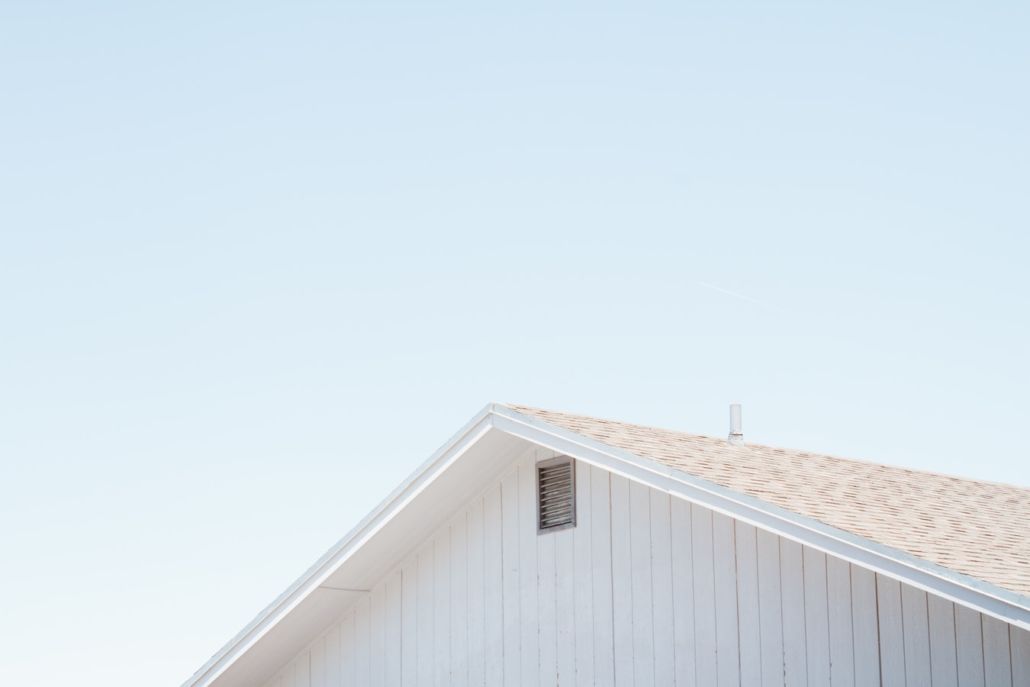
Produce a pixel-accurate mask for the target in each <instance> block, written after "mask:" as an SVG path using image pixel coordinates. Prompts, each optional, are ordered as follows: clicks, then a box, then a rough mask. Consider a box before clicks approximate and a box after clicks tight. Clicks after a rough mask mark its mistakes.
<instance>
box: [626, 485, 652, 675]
mask: <svg viewBox="0 0 1030 687" xmlns="http://www.w3.org/2000/svg"><path fill="white" fill-rule="evenodd" d="M650 496H651V494H650V489H648V488H647V487H646V486H644V485H643V484H640V483H639V482H630V485H629V521H630V540H629V544H630V556H631V559H632V570H631V575H632V580H633V609H632V613H633V679H634V680H635V682H636V684H638V685H651V684H654V620H653V618H654V615H653V612H654V607H653V605H652V603H653V601H652V596H651V498H650Z"/></svg>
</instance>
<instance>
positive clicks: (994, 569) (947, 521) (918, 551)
mask: <svg viewBox="0 0 1030 687" xmlns="http://www.w3.org/2000/svg"><path fill="white" fill-rule="evenodd" d="M509 407H510V408H511V409H512V410H515V411H517V412H519V413H522V414H525V415H530V416H533V417H536V418H539V419H541V420H543V421H545V422H547V423H549V424H552V425H557V426H559V427H563V428H565V429H568V430H570V431H572V432H575V433H577V434H580V435H583V436H587V437H590V438H592V439H595V440H597V441H599V442H602V443H604V444H607V445H609V446H615V447H617V448H621V449H623V450H626V451H629V452H631V453H633V454H635V455H638V456H641V457H644V458H650V459H653V460H656V461H659V462H661V463H663V464H665V465H668V466H669V467H671V468H674V469H676V470H680V471H683V472H686V473H689V474H691V475H694V476H697V477H700V478H702V479H704V480H708V481H710V482H713V483H715V484H718V485H720V486H723V487H725V488H727V489H731V490H734V491H737V492H741V493H744V494H748V495H750V496H753V497H755V498H757V499H761V500H762V501H766V502H768V503H772V504H774V505H776V506H779V507H781V508H784V509H786V510H790V511H794V512H796V513H799V514H801V515H804V516H807V517H809V518H812V519H814V520H817V521H819V522H822V523H824V524H826V525H829V526H831V527H834V528H838V529H841V530H844V531H846V532H851V533H853V534H856V535H859V536H861V537H863V538H866V539H869V540H872V541H875V542H878V543H880V544H882V545H884V546H888V547H891V548H894V549H898V550H900V551H904V552H906V553H908V554H910V555H912V556H915V557H917V558H920V559H923V560H926V561H930V562H932V563H935V564H937V565H940V566H942V567H945V568H948V569H950V570H954V571H956V572H959V573H962V574H964V575H968V576H970V577H973V578H976V579H978V580H983V581H985V582H988V583H990V584H992V585H996V586H998V587H1001V588H1003V589H1007V590H1009V591H1011V592H1014V593H1016V594H1019V595H1021V596H1027V597H1030V489H1027V488H1023V487H1017V486H1012V485H1007V484H996V483H992V482H982V481H978V480H972V479H961V478H958V477H951V476H947V475H941V474H937V473H933V472H923V471H918V470H910V469H906V468H899V467H892V466H888V465H881V464H877V463H871V462H864V461H859V460H851V459H845V458H836V457H833V456H826V455H819V454H815V453H808V452H806V451H795V450H788V449H782V448H773V447H770V446H762V445H758V444H743V445H733V444H730V443H729V442H728V441H726V440H725V439H722V438H715V437H708V436H701V435H697V434H688V433H686V432H679V431H674V430H668V429H658V428H655V427H646V426H641V425H633V424H627V423H624V422H615V421H612V420H602V419H598V418H593V417H586V416H583V415H572V414H568V413H559V412H553V411H548V410H540V409H536V408H529V407H525V406H517V405H512V406H509Z"/></svg>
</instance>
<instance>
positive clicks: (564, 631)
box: [544, 530, 576, 685]
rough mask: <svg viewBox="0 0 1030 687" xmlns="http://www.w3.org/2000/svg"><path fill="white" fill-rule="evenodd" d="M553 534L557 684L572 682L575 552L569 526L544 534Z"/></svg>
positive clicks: (574, 641) (574, 649)
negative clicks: (565, 528)
mask: <svg viewBox="0 0 1030 687" xmlns="http://www.w3.org/2000/svg"><path fill="white" fill-rule="evenodd" d="M544 536H550V537H553V538H554V562H555V579H556V583H555V585H556V586H555V594H556V602H555V610H556V617H555V630H556V633H557V651H558V653H557V664H558V671H557V672H558V684H559V685H574V684H576V602H575V599H576V579H575V576H576V556H575V553H576V552H575V542H574V541H573V536H572V530H561V531H559V532H554V533H553V534H547V535H544Z"/></svg>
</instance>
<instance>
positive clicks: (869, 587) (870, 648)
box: [851, 565, 880, 687]
mask: <svg viewBox="0 0 1030 687" xmlns="http://www.w3.org/2000/svg"><path fill="white" fill-rule="evenodd" d="M851 624H852V628H853V630H854V637H855V685H857V687H875V686H876V685H879V684H880V630H879V619H878V617H877V610H876V575H875V574H874V573H873V572H872V571H871V570H868V569H866V568H862V567H859V566H857V565H852V566H851Z"/></svg>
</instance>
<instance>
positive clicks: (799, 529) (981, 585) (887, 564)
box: [493, 406, 1030, 630]
mask: <svg viewBox="0 0 1030 687" xmlns="http://www.w3.org/2000/svg"><path fill="white" fill-rule="evenodd" d="M493 412H494V414H495V417H494V420H493V424H494V426H495V427H496V428H497V429H500V430H502V431H504V432H508V433H510V434H513V435H515V436H518V437H520V438H523V439H526V440H527V441H532V442H533V443H536V444H540V445H542V446H545V447H547V448H551V449H553V450H555V451H558V452H560V453H565V454H567V455H570V456H572V457H574V458H577V459H579V460H583V461H585V462H588V463H591V464H593V465H596V466H598V467H601V468H604V469H606V470H609V471H611V472H614V473H616V474H619V475H622V476H624V477H627V478H629V479H632V480H634V481H638V482H644V483H646V484H648V485H650V486H652V487H654V488H655V489H659V490H661V491H665V492H667V493H669V494H672V495H675V496H678V497H680V498H684V499H687V500H689V501H693V502H695V503H698V504H700V505H703V506H705V507H707V508H711V509H713V510H716V511H718V512H720V513H723V514H725V515H729V516H731V517H733V518H736V519H738V520H743V521H745V522H748V523H750V524H752V525H755V526H756V527H760V528H762V529H766V530H770V531H772V532H775V533H776V534H779V535H780V536H784V537H787V538H788V539H792V540H794V541H797V542H800V543H802V544H805V545H807V546H811V547H812V548H816V549H819V550H821V551H823V552H825V553H828V554H831V555H833V556H836V557H838V558H843V559H845V560H848V561H851V562H853V563H856V564H858V565H861V566H862V567H865V568H868V569H870V570H873V571H875V572H878V573H881V574H883V575H886V576H888V577H891V578H894V579H896V580H900V581H902V582H905V583H907V584H911V585H912V586H914V587H918V588H919V589H922V590H924V591H927V592H931V593H933V594H936V595H938V596H942V597H944V598H947V599H949V600H951V601H954V602H955V603H958V604H961V605H963V606H967V607H969V608H973V609H975V610H977V611H980V612H982V613H986V614H987V615H990V616H992V617H995V618H998V619H1000V620H1004V621H1005V622H1007V623H1011V624H1014V625H1017V626H1019V627H1022V628H1023V629H1026V630H1030V599H1028V598H1027V597H1024V596H1021V595H1019V594H1016V593H1014V592H1011V591H1009V590H1007V589H1003V588H1001V587H998V586H996V585H992V584H990V583H988V582H984V581H982V580H979V579H976V578H974V577H970V576H968V575H964V574H962V573H959V572H956V571H954V570H951V569H950V568H945V567H943V566H940V565H937V564H935V563H931V562H929V561H926V560H923V559H921V558H917V557H916V556H913V555H911V554H909V553H905V552H903V551H899V550H897V549H894V548H892V547H889V546H885V545H883V544H880V543H878V542H876V541H873V540H871V539H867V538H865V537H862V536H859V535H856V534H853V533H851V532H847V531H844V530H840V529H837V528H835V527H831V526H829V525H826V524H824V523H822V522H819V521H818V520H815V519H813V518H810V517H807V516H804V515H800V514H798V513H795V512H793V511H789V510H786V509H784V508H780V507H779V506H776V505H773V504H771V503H768V502H766V501H763V500H761V499H758V498H755V497H753V496H749V495H747V494H742V493H740V492H737V491H734V490H731V489H727V488H726V487H723V486H720V485H718V484H715V483H713V482H709V481H707V480H704V479H701V478H699V477H695V476H694V475H691V474H689V473H687V472H684V471H682V470H677V469H675V468H672V467H669V466H668V465H666V464H664V463H661V462H658V461H655V460H652V459H649V458H644V457H641V456H638V455H636V454H634V453H631V452H629V451H626V450H623V449H619V448H615V447H613V446H610V445H608V444H605V443H603V442H600V441H597V440H594V439H590V438H588V437H585V436H583V435H582V434H578V433H576V432H573V431H571V430H567V429H564V428H562V427H558V426H556V425H553V424H551V423H548V422H546V421H544V420H541V419H539V418H536V417H532V416H530V415H526V414H523V413H520V412H518V411H517V410H514V409H513V408H510V407H508V406H494V409H493Z"/></svg>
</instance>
